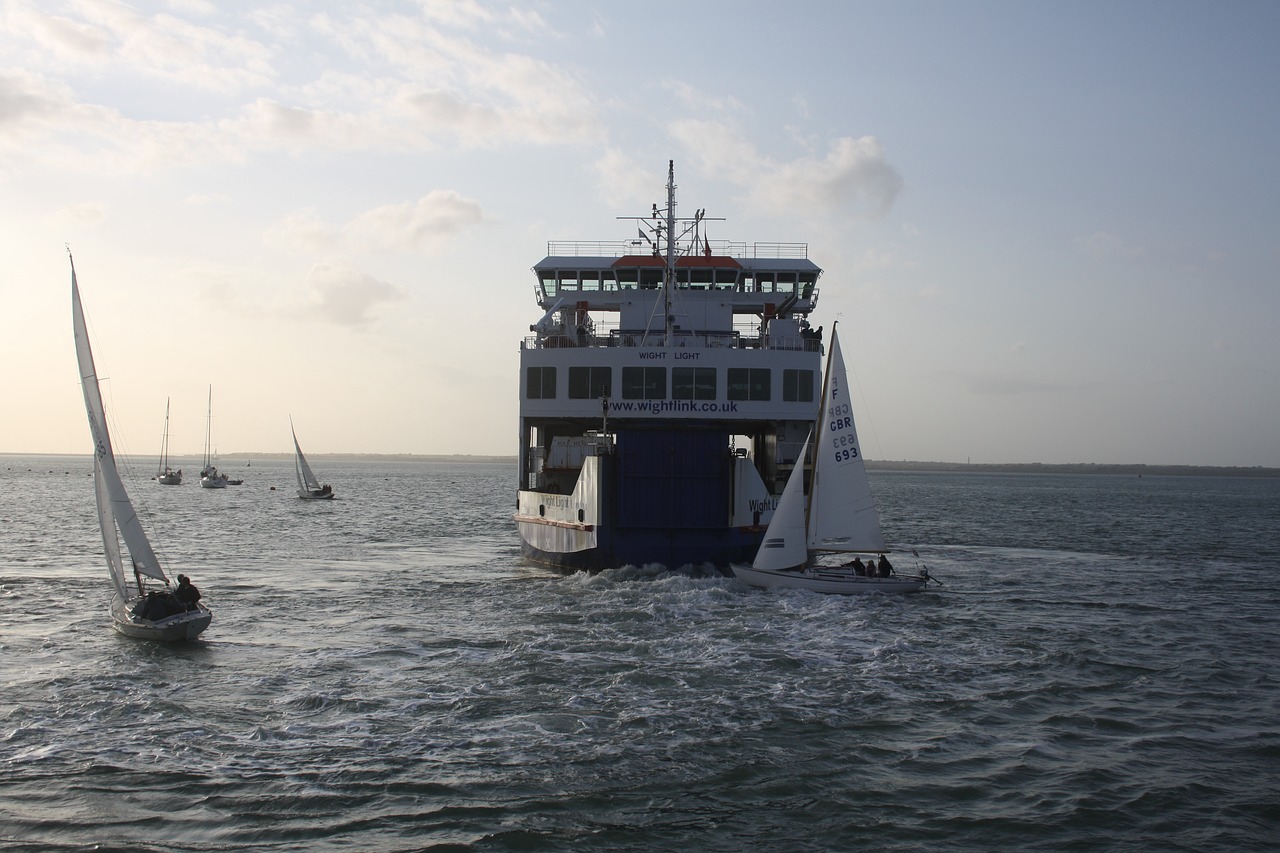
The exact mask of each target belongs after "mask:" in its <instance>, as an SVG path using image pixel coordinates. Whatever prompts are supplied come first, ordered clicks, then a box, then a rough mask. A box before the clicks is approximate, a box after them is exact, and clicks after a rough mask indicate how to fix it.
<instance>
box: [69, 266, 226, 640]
mask: <svg viewBox="0 0 1280 853" xmlns="http://www.w3.org/2000/svg"><path fill="white" fill-rule="evenodd" d="M71 325H72V329H73V331H74V333H75V341H76V360H77V362H78V363H79V367H80V385H81V387H82V389H83V390H84V405H85V411H86V413H87V414H88V416H89V431H90V432H91V433H92V434H93V449H94V454H93V487H94V496H95V498H96V499H97V506H98V525H99V527H100V528H101V529H102V545H103V549H104V551H105V553H106V557H107V569H108V570H109V572H110V574H111V583H112V587H113V590H112V595H111V622H112V625H113V626H114V627H115V629H116V630H117V631H119V632H120V633H121V634H126V635H128V636H131V637H141V638H144V639H151V640H164V641H176V640H190V639H194V638H195V637H197V636H199V635H200V633H201V632H203V631H204V629H205V628H207V627H209V622H210V621H211V620H212V619H213V614H212V613H210V612H209V609H208V608H207V607H205V606H204V605H203V604H200V603H199V602H198V601H197V602H193V603H192V604H191V605H189V608H190V609H186V607H187V606H186V605H182V604H181V603H179V602H178V601H177V599H176V598H175V597H174V595H173V594H172V592H171V591H170V589H169V579H168V577H166V575H165V573H164V569H163V568H162V567H161V565H160V560H159V558H157V557H156V553H155V550H154V549H153V548H152V547H151V543H150V541H149V540H148V539H147V534H146V531H144V530H143V529H142V523H141V521H139V519H138V515H137V513H136V512H134V509H133V503H132V502H131V501H130V500H129V494H128V492H126V491H125V487H124V481H123V480H121V478H120V471H119V469H118V468H117V467H116V459H115V454H114V453H113V452H112V449H111V437H110V435H109V434H108V433H107V418H106V412H105V411H104V409H103V405H102V392H101V390H100V389H99V388H98V373H97V370H96V368H95V367H94V364H93V351H92V350H91V349H90V347H89V331H88V328H87V327H86V325H85V319H84V309H83V307H82V306H81V304H80V287H79V285H78V284H77V283H76V267H75V261H74V260H72V263H71ZM121 539H123V540H124V548H123V549H122V548H121V542H120V540H121ZM126 552H127V553H128V555H129V563H130V566H131V567H132V574H133V577H132V579H131V578H129V577H128V573H126V571H125V564H124V554H125V553H126ZM181 579H182V576H181V575H179V580H181ZM161 584H163V586H161ZM135 614H145V615H135Z"/></svg>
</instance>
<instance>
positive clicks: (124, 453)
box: [80, 299, 170, 569]
mask: <svg viewBox="0 0 1280 853" xmlns="http://www.w3.org/2000/svg"><path fill="white" fill-rule="evenodd" d="M80 310H81V313H82V314H84V318H85V332H86V334H88V335H89V340H90V343H91V344H92V343H94V342H96V341H97V340H98V339H99V336H98V335H96V334H94V333H93V328H92V320H91V319H90V317H89V313H88V311H86V310H85V309H84V305H83V299H82V300H81V309H80ZM93 354H94V373H95V378H96V379H97V380H98V395H99V396H100V397H101V398H102V413H103V415H105V416H106V423H105V424H104V426H105V427H106V429H107V435H108V436H110V437H111V455H112V457H113V458H114V459H115V464H116V471H117V472H119V474H120V480H121V482H122V483H124V485H125V487H126V489H127V490H128V492H129V501H130V503H131V504H132V505H133V512H134V515H136V516H137V517H138V522H139V523H140V524H142V525H143V527H145V528H146V532H147V533H148V538H149V539H150V540H151V543H150V544H151V550H152V551H154V552H155V555H156V559H157V560H159V561H160V566H161V568H162V569H163V568H164V567H165V566H168V565H170V560H169V555H168V553H166V550H165V547H164V544H163V542H164V541H165V540H164V538H163V537H161V536H160V535H159V532H160V531H159V530H158V528H157V527H156V518H157V516H156V513H155V511H154V510H153V509H152V507H151V504H150V502H149V501H148V500H147V497H146V495H147V493H146V490H145V488H144V487H143V485H142V480H141V479H140V476H139V474H138V470H137V463H136V462H135V455H134V454H133V452H132V451H131V450H130V449H129V443H128V441H127V440H126V436H125V433H124V430H123V429H122V428H121V426H120V419H119V418H118V417H116V396H115V390H116V389H115V383H114V382H112V381H111V377H110V376H106V375H104V374H103V371H102V368H101V367H99V366H98V362H100V361H103V353H102V352H100V351H99V349H98V347H94V349H93ZM81 381H83V380H81ZM104 384H105V386H106V388H105V392H106V393H103V391H104V389H103V385H104ZM137 458H141V457H137ZM147 482H151V477H150V476H149V475H148V477H147ZM116 535H117V537H119V531H118V530H117V531H116Z"/></svg>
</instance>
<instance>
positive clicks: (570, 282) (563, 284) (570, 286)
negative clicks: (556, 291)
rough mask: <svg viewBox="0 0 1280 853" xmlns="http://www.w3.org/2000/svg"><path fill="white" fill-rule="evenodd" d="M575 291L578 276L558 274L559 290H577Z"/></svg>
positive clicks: (574, 273)
mask: <svg viewBox="0 0 1280 853" xmlns="http://www.w3.org/2000/svg"><path fill="white" fill-rule="evenodd" d="M577 289H578V274H577V273H576V272H562V273H560V290H561V291H565V290H577Z"/></svg>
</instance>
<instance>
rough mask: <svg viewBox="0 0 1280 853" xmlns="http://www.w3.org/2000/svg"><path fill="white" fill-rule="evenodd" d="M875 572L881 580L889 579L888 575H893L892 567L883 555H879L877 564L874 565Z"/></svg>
mask: <svg viewBox="0 0 1280 853" xmlns="http://www.w3.org/2000/svg"><path fill="white" fill-rule="evenodd" d="M876 572H877V573H878V574H879V575H880V577H882V578H887V577H889V575H890V574H892V573H893V566H892V565H890V563H889V558H888V557H886V556H885V555H884V554H881V555H880V560H879V562H877V563H876Z"/></svg>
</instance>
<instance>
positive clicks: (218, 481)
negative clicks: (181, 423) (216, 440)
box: [200, 385, 227, 489]
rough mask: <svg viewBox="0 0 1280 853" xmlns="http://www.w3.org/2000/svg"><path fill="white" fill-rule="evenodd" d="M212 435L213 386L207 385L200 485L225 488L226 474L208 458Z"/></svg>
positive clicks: (208, 487)
mask: <svg viewBox="0 0 1280 853" xmlns="http://www.w3.org/2000/svg"><path fill="white" fill-rule="evenodd" d="M212 436H213V386H212V385H210V386H209V413H208V415H207V416H206V418H205V424H204V467H203V468H201V469H200V486H201V488H205V489H225V488H226V487H227V475H226V474H219V473H218V469H217V468H215V467H214V466H213V462H212V460H211V459H210V456H209V451H210V449H211V447H212Z"/></svg>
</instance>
